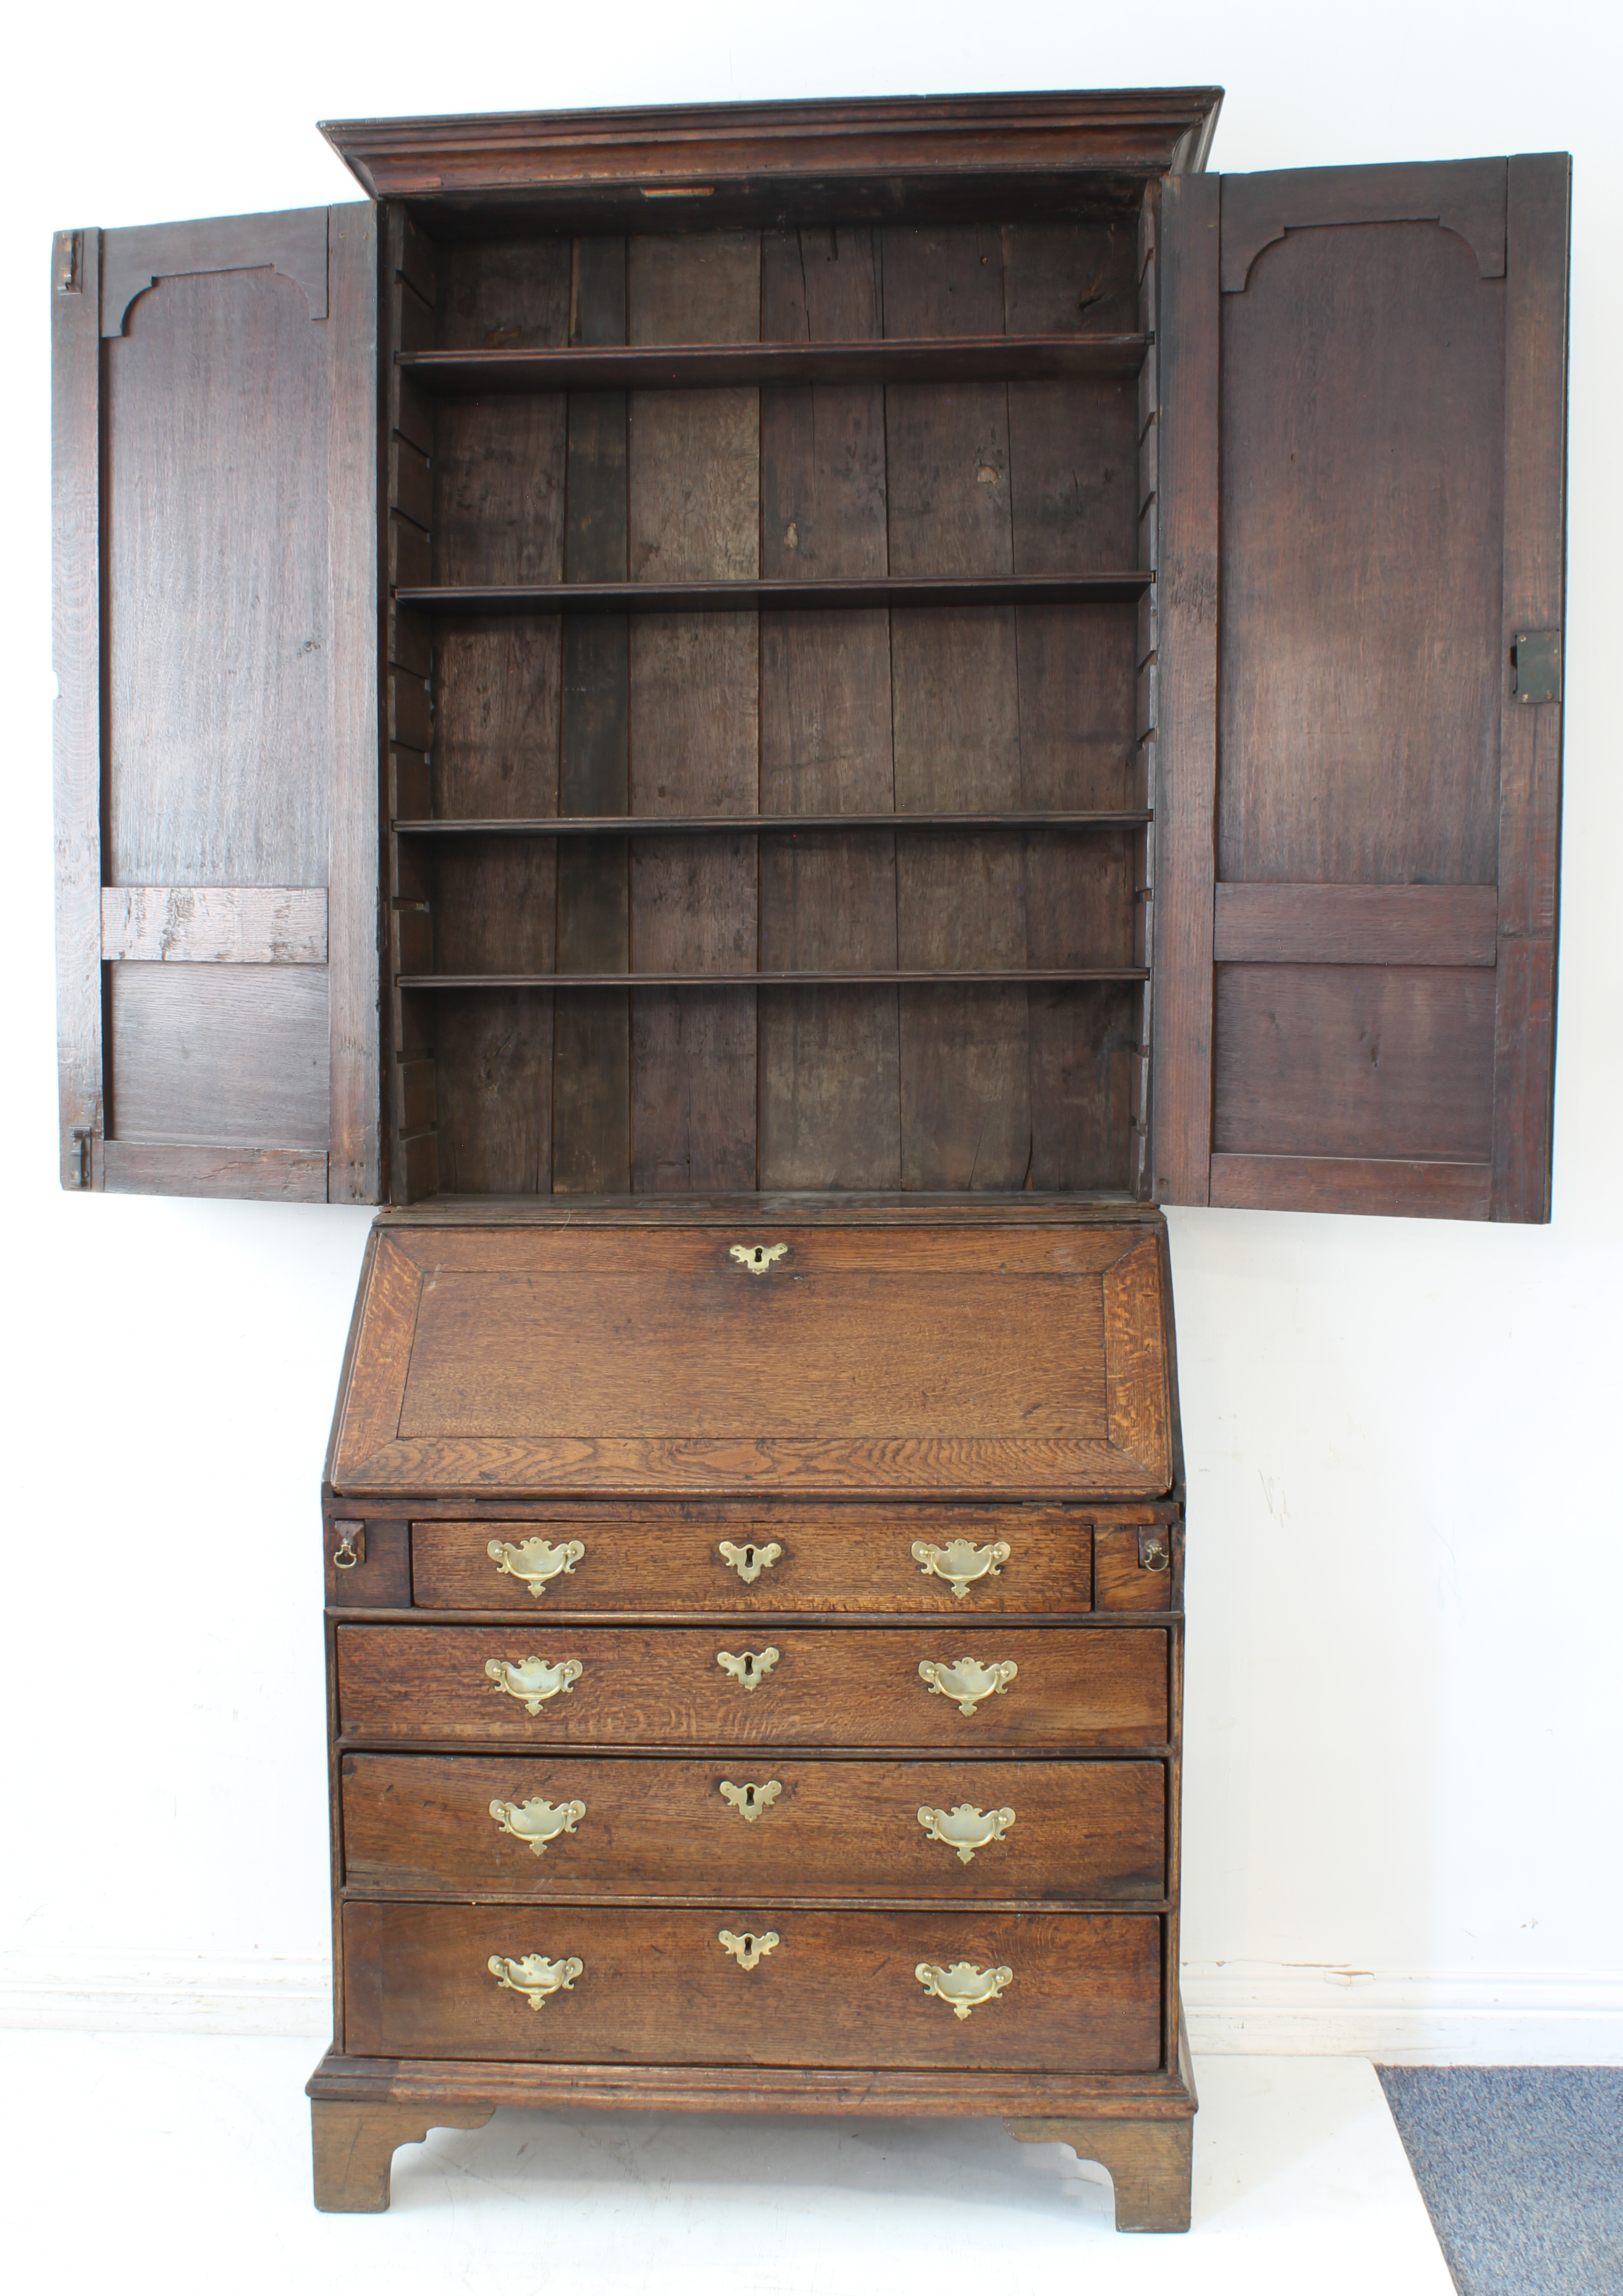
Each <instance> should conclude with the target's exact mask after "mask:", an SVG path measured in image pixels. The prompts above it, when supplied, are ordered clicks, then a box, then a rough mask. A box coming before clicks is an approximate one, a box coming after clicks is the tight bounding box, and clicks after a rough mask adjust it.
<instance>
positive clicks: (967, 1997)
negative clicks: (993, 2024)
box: [913, 1961, 1014, 2019]
mask: <svg viewBox="0 0 1623 2296" xmlns="http://www.w3.org/2000/svg"><path fill="white" fill-rule="evenodd" d="M913 1973H914V1976H915V1977H916V1978H917V1979H918V1980H919V1983H920V1984H921V1985H922V1987H923V1989H924V1990H925V1992H926V1993H928V1994H930V1995H931V1996H932V1997H934V1999H936V2000H937V2001H945V2002H946V2003H947V2007H948V2008H949V2009H950V2010H951V2011H952V2013H953V2015H954V2016H955V2017H957V2018H960V2019H962V2018H964V2017H967V2016H968V2015H969V2013H970V2011H971V2009H979V2008H980V2006H981V2005H982V2003H983V2002H987V2001H996V1999H997V1997H998V1996H999V1995H1000V1994H1001V1993H1002V1991H1003V1989H1004V1986H1005V1985H1012V1984H1013V1982H1014V1972H1013V1971H1012V1969H1009V1968H1007V1967H1004V1968H1002V1969H977V1968H976V1967H975V1965H974V1964H973V1963H972V1962H969V1961H955V1962H954V1964H953V1965H952V1967H951V1968H950V1969H938V1968H937V1966H936V1964H935V1963H934V1962H933V1961H922V1962H920V1964H919V1965H918V1967H917V1968H916V1969H915V1970H914V1972H913Z"/></svg>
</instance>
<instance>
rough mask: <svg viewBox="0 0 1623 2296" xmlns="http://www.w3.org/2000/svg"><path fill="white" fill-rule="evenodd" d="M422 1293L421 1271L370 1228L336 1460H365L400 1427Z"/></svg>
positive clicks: (336, 1440) (337, 1431)
mask: <svg viewBox="0 0 1623 2296" xmlns="http://www.w3.org/2000/svg"><path fill="white" fill-rule="evenodd" d="M421 1294H422V1270H421V1269H420V1268H418V1267H415V1266H414V1264H413V1262H412V1261H411V1260H410V1259H408V1258H407V1257H406V1253H405V1252H403V1251H401V1250H400V1248H399V1246H398V1243H397V1242H395V1240H394V1239H393V1237H392V1236H388V1235H383V1234H380V1233H379V1231H378V1230H377V1228H375V1227H374V1228H373V1232H372V1243H371V1246H370V1249H369V1252H368V1259H367V1264H366V1266H365V1267H364V1268H363V1270H362V1273H361V1287H360V1295H359V1299H358V1300H357V1307H356V1322H355V1329H354V1333H353V1336H352V1339H351V1342H350V1355H349V1361H348V1380H347V1382H346V1383H345V1386H344V1389H343V1391H342V1394H341V1395H340V1399H339V1410H338V1417H337V1420H336V1422H335V1424H334V1428H333V1439H332V1453H333V1457H334V1459H335V1460H336V1459H338V1458H340V1457H341V1456H343V1454H344V1453H345V1452H347V1451H348V1452H350V1453H353V1454H357V1455H359V1456H366V1455H368V1454H369V1453H371V1452H373V1451H376V1450H378V1449H379V1448H381V1446H382V1445H383V1444H385V1443H387V1442H388V1441H389V1438H390V1437H391V1436H392V1435H393V1434H394V1432H395V1431H396V1429H397V1428H398V1425H399V1423H400V1397H401V1395H402V1393H403V1392H404V1390H405V1387H406V1370H407V1367H408V1366H409V1365H410V1363H411V1357H412V1333H413V1332H414V1329H415V1328H416V1322H417V1302H418V1300H419V1298H420V1296H421Z"/></svg>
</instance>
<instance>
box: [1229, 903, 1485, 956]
mask: <svg viewBox="0 0 1623 2296" xmlns="http://www.w3.org/2000/svg"><path fill="white" fill-rule="evenodd" d="M1498 907H1499V900H1498V895H1497V893H1496V890H1495V889H1494V887H1493V886H1492V885H1272V884H1270V885H1219V886H1218V887H1217V925H1216V936H1215V947H1214V952H1213V953H1214V955H1216V958H1217V963H1218V964H1381V965H1390V964H1421V965H1439V964H1440V965H1459V964H1493V962H1494V958H1495V946H1496V923H1497V918H1498Z"/></svg>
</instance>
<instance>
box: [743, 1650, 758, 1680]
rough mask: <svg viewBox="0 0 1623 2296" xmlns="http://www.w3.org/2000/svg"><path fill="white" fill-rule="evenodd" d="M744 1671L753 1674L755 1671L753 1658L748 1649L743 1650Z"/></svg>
mask: <svg viewBox="0 0 1623 2296" xmlns="http://www.w3.org/2000/svg"><path fill="white" fill-rule="evenodd" d="M744 1672H745V1673H746V1674H753V1673H754V1672H755V1661H754V1659H753V1658H751V1656H750V1652H748V1651H746V1652H744Z"/></svg>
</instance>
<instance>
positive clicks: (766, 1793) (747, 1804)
mask: <svg viewBox="0 0 1623 2296" xmlns="http://www.w3.org/2000/svg"><path fill="white" fill-rule="evenodd" d="M717 1792H718V1793H719V1794H720V1796H721V1798H722V1800H723V1801H725V1802H730V1803H731V1804H732V1806H733V1808H734V1809H735V1810H736V1811H737V1812H738V1814H739V1816H740V1817H742V1819H743V1821H744V1824H745V1825H754V1824H755V1821H756V1819H757V1818H758V1816H760V1814H761V1812H762V1811H763V1810H764V1809H770V1808H772V1805H773V1803H774V1802H775V1801H776V1800H777V1798H778V1796H779V1795H780V1794H781V1793H782V1792H783V1780H782V1779H781V1778H768V1779H767V1781H766V1784H765V1785H764V1786H751V1785H742V1786H735V1785H734V1783H733V1781H732V1779H731V1778H723V1780H722V1782H721V1784H720V1785H719V1786H718V1787H717Z"/></svg>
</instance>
